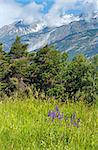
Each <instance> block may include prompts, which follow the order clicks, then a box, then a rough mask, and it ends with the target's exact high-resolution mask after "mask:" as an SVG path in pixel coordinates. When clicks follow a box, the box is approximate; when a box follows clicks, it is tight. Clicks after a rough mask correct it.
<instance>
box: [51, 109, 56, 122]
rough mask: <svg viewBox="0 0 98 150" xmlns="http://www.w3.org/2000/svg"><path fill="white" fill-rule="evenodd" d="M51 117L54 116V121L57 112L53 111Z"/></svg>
mask: <svg viewBox="0 0 98 150" xmlns="http://www.w3.org/2000/svg"><path fill="white" fill-rule="evenodd" d="M51 118H52V121H53V120H54V119H55V118H56V112H54V111H52V112H51Z"/></svg>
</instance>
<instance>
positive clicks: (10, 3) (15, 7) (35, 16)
mask: <svg viewBox="0 0 98 150" xmlns="http://www.w3.org/2000/svg"><path fill="white" fill-rule="evenodd" d="M42 9H43V5H41V4H37V3H35V2H31V3H29V4H27V5H22V4H19V3H16V2H15V1H14V0H0V27H2V26H3V25H6V24H10V23H12V22H14V21H16V20H19V19H24V20H25V21H26V22H28V23H32V22H34V21H35V20H39V19H41V18H42V16H43V14H42V13H41V10H42Z"/></svg>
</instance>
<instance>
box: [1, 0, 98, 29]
mask: <svg viewBox="0 0 98 150" xmlns="http://www.w3.org/2000/svg"><path fill="white" fill-rule="evenodd" d="M49 1H51V2H53V3H52V6H51V7H49V6H48V2H49ZM46 2H47V3H46ZM46 2H45V1H44V0H43V1H42V3H39V4H38V3H36V2H34V0H30V3H28V4H26V5H23V4H22V3H17V2H15V0H0V27H1V26H3V25H5V24H10V23H12V22H14V21H16V20H19V19H24V20H25V22H26V23H33V22H35V21H37V20H43V21H45V22H46V24H48V25H49V26H60V25H61V24H63V23H66V24H68V23H69V22H71V21H74V20H79V17H78V16H74V15H73V14H70V13H69V11H70V10H73V12H75V11H76V10H78V11H79V10H80V12H82V13H83V14H84V15H85V16H86V18H87V19H89V18H91V17H92V14H93V12H96V11H98V0H47V1H46ZM47 6H48V7H49V10H48V11H46V13H43V12H44V11H43V10H44V9H45V8H46V7H47ZM47 9H48V8H47ZM61 16H63V17H61Z"/></svg>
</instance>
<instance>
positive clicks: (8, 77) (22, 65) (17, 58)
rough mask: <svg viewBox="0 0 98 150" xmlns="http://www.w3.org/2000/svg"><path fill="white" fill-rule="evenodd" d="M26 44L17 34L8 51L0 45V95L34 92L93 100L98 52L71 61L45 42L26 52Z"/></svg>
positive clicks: (97, 87)
mask: <svg viewBox="0 0 98 150" xmlns="http://www.w3.org/2000/svg"><path fill="white" fill-rule="evenodd" d="M28 46H29V45H28V44H25V43H22V42H21V39H20V37H16V39H15V41H14V43H13V44H12V46H11V48H10V51H8V52H5V51H4V50H3V44H0V97H1V98H3V97H4V95H6V96H8V97H10V96H12V95H14V94H16V93H18V95H21V94H22V96H23V95H26V96H29V95H35V97H36V94H35V93H36V92H37V95H38V96H39V97H41V95H43V97H42V98H46V97H53V98H54V99H59V100H60V101H68V100H70V101H79V100H81V99H82V100H83V101H85V102H87V103H93V102H96V98H97V95H98V55H96V56H94V57H93V58H89V59H88V58H86V57H85V56H83V55H82V54H79V55H77V56H76V57H75V58H74V59H73V60H69V59H68V54H67V53H66V52H60V51H57V50H55V47H54V46H51V47H50V46H48V45H46V46H45V47H44V48H42V49H40V50H38V51H36V52H28Z"/></svg>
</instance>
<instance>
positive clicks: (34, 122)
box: [0, 98, 98, 150]
mask: <svg viewBox="0 0 98 150" xmlns="http://www.w3.org/2000/svg"><path fill="white" fill-rule="evenodd" d="M56 111H59V112H60V114H62V117H61V118H60V117H58V116H54V118H52V117H53V116H52V117H51V115H49V112H56ZM56 115H57V114H56ZM72 117H73V118H72ZM77 123H78V125H77ZM0 150H98V107H97V106H89V107H88V106H87V105H85V104H83V103H82V102H79V103H76V104H73V103H69V104H65V103H57V101H54V100H51V101H41V100H35V99H33V98H32V99H26V100H23V101H22V100H19V99H15V100H14V101H13V100H11V99H10V100H7V101H4V102H1V103H0Z"/></svg>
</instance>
